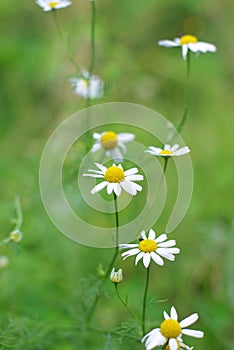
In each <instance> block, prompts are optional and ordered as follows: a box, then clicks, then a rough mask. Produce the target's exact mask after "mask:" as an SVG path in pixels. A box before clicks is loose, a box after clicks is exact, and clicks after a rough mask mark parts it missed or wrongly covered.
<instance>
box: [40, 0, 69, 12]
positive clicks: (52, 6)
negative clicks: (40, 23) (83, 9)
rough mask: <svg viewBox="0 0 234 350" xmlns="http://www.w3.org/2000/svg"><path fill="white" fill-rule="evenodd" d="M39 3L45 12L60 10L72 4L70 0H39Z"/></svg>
mask: <svg viewBox="0 0 234 350" xmlns="http://www.w3.org/2000/svg"><path fill="white" fill-rule="evenodd" d="M36 3H37V5H39V6H40V7H41V8H42V9H43V10H44V11H45V12H48V11H52V10H58V9H62V8H65V7H68V6H70V5H71V4H72V3H71V1H69V0H55V1H51V0H37V1H36Z"/></svg>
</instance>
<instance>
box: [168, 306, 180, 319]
mask: <svg viewBox="0 0 234 350" xmlns="http://www.w3.org/2000/svg"><path fill="white" fill-rule="evenodd" d="M170 316H171V318H172V319H173V320H176V321H177V320H178V314H177V311H176V309H175V307H174V306H172V307H171V313H170Z"/></svg>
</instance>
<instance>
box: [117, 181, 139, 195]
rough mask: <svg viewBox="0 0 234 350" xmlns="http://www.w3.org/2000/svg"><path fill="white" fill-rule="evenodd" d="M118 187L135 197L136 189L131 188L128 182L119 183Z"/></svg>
mask: <svg viewBox="0 0 234 350" xmlns="http://www.w3.org/2000/svg"><path fill="white" fill-rule="evenodd" d="M120 186H121V187H122V188H123V189H124V191H126V192H127V193H129V194H131V195H132V196H135V195H136V194H137V191H136V189H135V188H134V187H133V186H132V183H131V182H130V181H126V180H124V181H121V182H120Z"/></svg>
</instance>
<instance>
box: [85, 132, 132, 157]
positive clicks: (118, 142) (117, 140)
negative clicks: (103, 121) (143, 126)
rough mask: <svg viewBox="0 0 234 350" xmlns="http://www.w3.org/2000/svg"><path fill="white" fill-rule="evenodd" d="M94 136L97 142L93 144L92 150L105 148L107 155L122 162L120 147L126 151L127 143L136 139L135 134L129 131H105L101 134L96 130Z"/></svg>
mask: <svg viewBox="0 0 234 350" xmlns="http://www.w3.org/2000/svg"><path fill="white" fill-rule="evenodd" d="M93 138H94V139H95V144H94V145H93V147H92V149H91V152H93V153H94V152H97V151H99V150H100V149H101V148H103V149H104V150H106V152H105V153H106V155H107V156H109V157H111V158H112V159H113V160H114V161H116V162H122V161H123V156H122V153H121V151H120V150H119V147H120V148H121V149H122V151H123V152H124V153H125V152H126V147H125V143H127V142H130V141H132V140H134V139H135V135H134V134H129V133H120V134H116V133H115V132H114V131H105V132H102V133H101V134H98V133H97V132H95V133H94V134H93Z"/></svg>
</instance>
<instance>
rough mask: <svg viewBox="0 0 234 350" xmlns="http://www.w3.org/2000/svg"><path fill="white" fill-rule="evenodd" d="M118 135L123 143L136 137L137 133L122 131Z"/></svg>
mask: <svg viewBox="0 0 234 350" xmlns="http://www.w3.org/2000/svg"><path fill="white" fill-rule="evenodd" d="M117 136H118V140H119V141H120V142H122V143H126V142H130V141H133V140H134V139H135V135H134V134H130V133H120V134H118V135H117Z"/></svg>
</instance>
